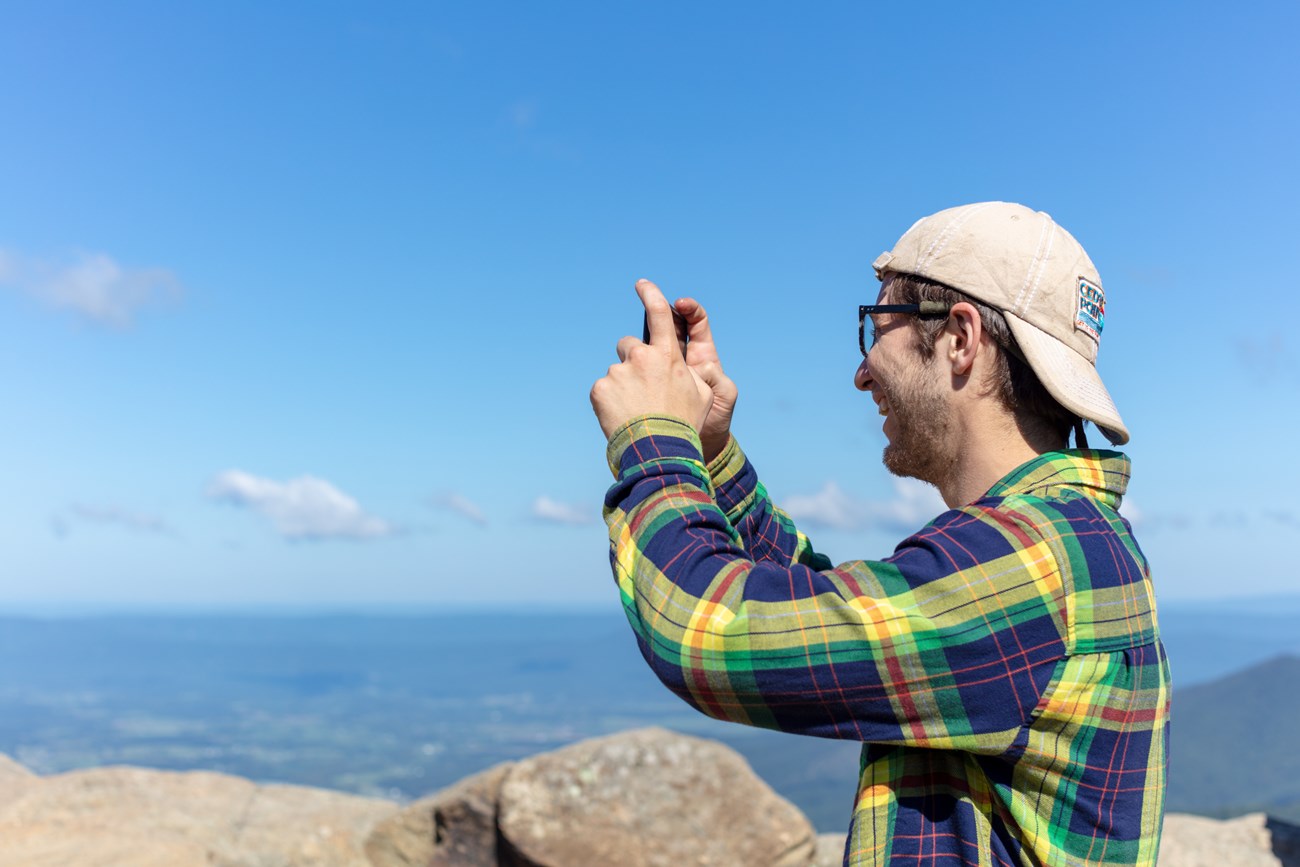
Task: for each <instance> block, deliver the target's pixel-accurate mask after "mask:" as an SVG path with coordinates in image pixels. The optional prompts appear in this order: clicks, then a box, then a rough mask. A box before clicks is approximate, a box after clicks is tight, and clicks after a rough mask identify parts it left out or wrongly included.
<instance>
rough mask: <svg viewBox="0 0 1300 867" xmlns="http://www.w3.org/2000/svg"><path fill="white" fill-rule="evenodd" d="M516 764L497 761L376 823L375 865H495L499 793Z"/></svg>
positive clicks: (369, 846)
mask: <svg viewBox="0 0 1300 867" xmlns="http://www.w3.org/2000/svg"><path fill="white" fill-rule="evenodd" d="M511 767H512V765H511V763H509V762H507V763H505V764H501V765H497V766H496V767H493V768H489V769H488V770H486V771H483V772H482V773H480V774H475V775H474V776H472V777H468V778H466V779H464V780H461V781H460V782H459V783H456V784H455V785H453V786H450V787H448V788H446V789H443V790H442V791H440V792H437V793H436V794H433V795H430V796H429V797H427V798H422V799H420V800H419V801H416V802H415V803H413V804H411V805H410V806H408V807H406V808H405V809H404V810H402V811H401V812H399V813H397V814H396V815H394V816H392V817H391V818H388V819H386V820H384V821H383V822H381V823H380V824H379V825H377V826H375V829H374V831H372V832H371V833H370V838H369V839H368V840H366V845H365V851H366V855H367V856H368V857H369V858H370V863H371V864H372V865H374V867H417V865H418V867H494V865H495V864H496V863H497V797H498V794H499V793H500V790H501V783H502V781H503V780H504V779H505V777H506V774H507V773H508V772H509V770H510V768H511Z"/></svg>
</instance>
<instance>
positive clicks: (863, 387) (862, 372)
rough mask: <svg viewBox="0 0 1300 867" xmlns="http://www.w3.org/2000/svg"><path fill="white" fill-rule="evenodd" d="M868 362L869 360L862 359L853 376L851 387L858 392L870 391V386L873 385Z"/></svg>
mask: <svg viewBox="0 0 1300 867" xmlns="http://www.w3.org/2000/svg"><path fill="white" fill-rule="evenodd" d="M869 362H870V358H864V359H862V363H861V364H859V365H858V370H857V372H856V373H854V374H853V385H854V386H855V387H857V389H858V391H870V390H871V386H872V385H874V384H875V380H873V379H872V378H871V368H870V365H869Z"/></svg>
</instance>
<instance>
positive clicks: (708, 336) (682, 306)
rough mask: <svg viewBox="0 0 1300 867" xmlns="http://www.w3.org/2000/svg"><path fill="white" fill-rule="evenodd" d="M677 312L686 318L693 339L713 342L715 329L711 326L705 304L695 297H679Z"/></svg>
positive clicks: (676, 305)
mask: <svg viewBox="0 0 1300 867" xmlns="http://www.w3.org/2000/svg"><path fill="white" fill-rule="evenodd" d="M674 306H675V307H676V308H677V312H678V313H680V314H682V318H683V319H685V320H686V327H687V328H688V329H689V334H690V338H691V340H693V341H695V340H698V341H702V342H705V343H712V342H713V330H712V328H710V327H709V314H708V313H706V312H704V307H703V305H701V304H700V302H698V301H696V300H695V299H694V298H678V299H677V303H676V304H675V305H674Z"/></svg>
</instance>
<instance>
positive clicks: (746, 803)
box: [497, 729, 815, 867]
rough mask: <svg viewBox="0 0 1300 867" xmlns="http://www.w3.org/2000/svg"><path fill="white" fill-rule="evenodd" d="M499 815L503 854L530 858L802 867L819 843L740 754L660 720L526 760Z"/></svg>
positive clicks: (566, 864) (513, 859)
mask: <svg viewBox="0 0 1300 867" xmlns="http://www.w3.org/2000/svg"><path fill="white" fill-rule="evenodd" d="M497 821H498V827H499V829H500V832H501V840H500V846H501V851H500V860H501V863H502V864H505V865H526V867H587V865H591V867H595V865H601V867H604V865H611V864H617V865H620V867H686V865H713V867H722V865H746V867H766V865H771V867H795V865H799V867H806V865H809V864H810V863H811V861H812V856H813V850H814V845H815V844H814V834H813V828H812V825H811V824H809V822H808V820H807V819H806V818H804V816H803V814H802V813H800V812H799V811H798V810H797V809H796V808H795V807H794V806H793V805H792V804H790V803H789V802H787V801H785V800H784V799H782V798H780V797H779V796H777V795H776V793H775V792H773V791H772V790H771V789H770V788H769V787H768V786H767V784H766V783H764V782H763V781H762V780H760V779H759V778H758V777H757V776H756V775H755V774H754V772H753V771H752V770H750V768H749V765H748V764H747V763H746V762H745V760H744V759H742V758H741V757H740V756H739V755H738V754H737V753H735V752H733V751H732V750H730V749H729V748H727V747H725V746H723V745H722V744H719V743H716V742H713V741H706V740H701V739H699V738H692V737H686V736H684V735H678V734H673V733H671V732H668V731H664V730H662V729H641V730H638V731H631V732H625V733H622V734H618V735H612V736H609V737H604V738H597V739H594V740H589V741H583V742H582V743H578V744H574V745H573V746H570V747H566V748H564V749H561V750H557V751H555V752H552V753H545V754H542V755H539V756H535V757H533V758H531V759H528V760H526V761H522V762H520V763H518V764H517V765H515V767H514V768H512V769H511V770H510V772H509V773H508V774H507V775H506V778H505V782H504V783H503V784H502V786H501V798H500V804H499V812H498V820H497Z"/></svg>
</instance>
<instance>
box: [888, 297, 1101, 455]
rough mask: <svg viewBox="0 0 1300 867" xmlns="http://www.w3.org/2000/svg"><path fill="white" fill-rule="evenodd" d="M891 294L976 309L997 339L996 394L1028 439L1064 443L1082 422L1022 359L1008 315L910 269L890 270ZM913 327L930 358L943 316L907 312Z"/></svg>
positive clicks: (907, 301)
mask: <svg viewBox="0 0 1300 867" xmlns="http://www.w3.org/2000/svg"><path fill="white" fill-rule="evenodd" d="M885 279H886V281H888V282H889V286H890V292H889V300H890V303H893V304H918V303H920V302H922V301H941V302H943V303H944V304H946V305H948V306H949V307H951V306H952V305H954V304H957V303H959V302H962V301H965V302H966V303H968V304H970V305H972V306H973V307H974V308H975V309H976V311H978V312H979V315H980V321H981V323H982V324H983V328H984V332H985V333H986V334H988V335H989V337H990V338H991V339H992V341H993V343H994V344H996V345H997V347H998V352H997V355H996V358H995V361H994V364H993V370H992V374H991V380H990V384H991V387H992V391H993V393H994V394H995V395H997V398H998V400H999V401H1000V402H1001V403H1002V405H1003V406H1004V407H1006V408H1007V410H1008V411H1009V412H1010V413H1011V414H1012V416H1013V417H1014V418H1015V420H1016V425H1017V427H1019V428H1020V432H1021V433H1022V434H1024V435H1025V438H1026V439H1029V440H1035V439H1038V438H1041V437H1048V436H1050V437H1054V438H1056V439H1057V440H1059V441H1060V442H1061V443H1063V444H1068V443H1069V439H1070V431H1071V430H1074V429H1076V428H1077V426H1079V425H1081V424H1082V419H1080V418H1079V416H1078V414H1077V413H1074V412H1072V411H1070V410H1068V409H1066V408H1065V407H1063V406H1061V404H1060V402H1059V401H1058V400H1057V399H1056V398H1054V397H1052V395H1051V394H1050V393H1049V392H1048V391H1047V388H1046V387H1044V385H1043V383H1042V382H1041V381H1040V380H1039V379H1038V375H1037V374H1036V373H1034V370H1033V368H1032V367H1030V366H1029V363H1028V362H1026V361H1025V360H1024V355H1023V354H1022V353H1021V351H1020V347H1019V346H1018V345H1017V344H1016V338H1015V335H1013V334H1012V333H1011V327H1010V326H1009V325H1007V320H1006V317H1005V316H1003V315H1002V312H1001V311H1000V310H996V309H994V308H992V307H989V306H988V305H987V304H984V303H983V302H981V301H978V300H976V299H975V298H972V297H971V296H969V295H967V294H966V293H965V292H962V291H960V290H957V289H954V288H952V287H951V286H948V285H946V284H944V283H936V282H934V281H933V280H927V279H925V278H924V277H917V276H916V275H914V274H902V273H899V272H890V273H889V274H888V275H887V276H886V277H885ZM908 318H909V319H911V320H912V327H913V328H914V329H915V331H916V333H917V335H918V336H919V337H920V340H921V356H922V357H923V358H925V360H926V361H929V360H930V359H932V358H934V344H935V340H936V339H937V338H938V336H939V332H940V331H942V330H943V327H944V324H945V321H946V320H944V319H939V318H926V317H921V316H909V317H908Z"/></svg>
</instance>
